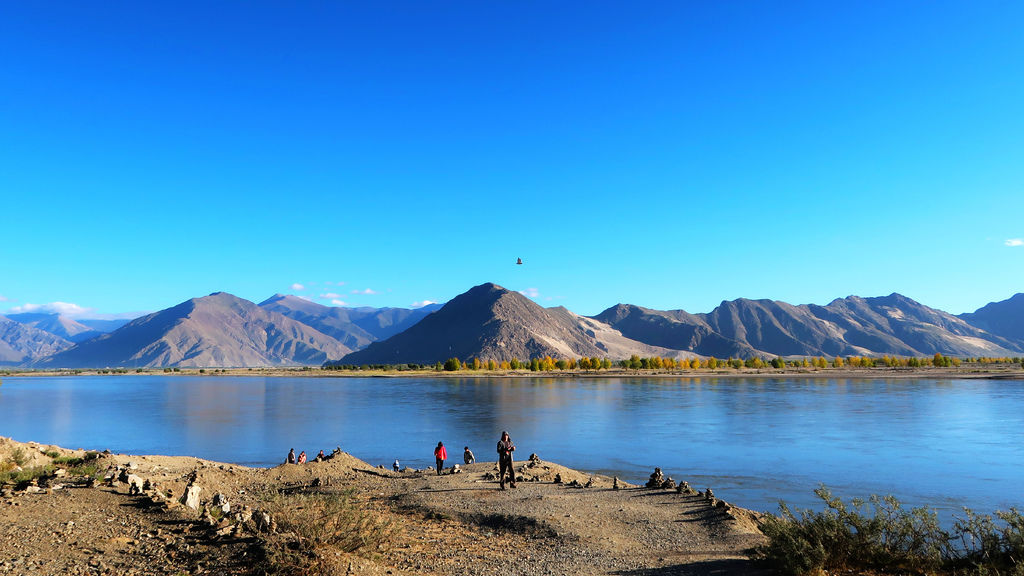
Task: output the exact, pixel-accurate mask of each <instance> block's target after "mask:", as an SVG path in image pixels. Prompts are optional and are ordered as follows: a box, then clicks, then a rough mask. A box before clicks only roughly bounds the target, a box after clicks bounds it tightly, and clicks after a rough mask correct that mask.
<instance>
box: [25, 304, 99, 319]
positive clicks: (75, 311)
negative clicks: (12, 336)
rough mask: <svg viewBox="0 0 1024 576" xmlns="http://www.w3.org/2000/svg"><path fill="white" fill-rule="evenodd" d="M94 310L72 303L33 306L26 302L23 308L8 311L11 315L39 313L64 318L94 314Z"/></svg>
mask: <svg viewBox="0 0 1024 576" xmlns="http://www.w3.org/2000/svg"><path fill="white" fill-rule="evenodd" d="M93 311H94V309H93V308H83V307H81V306H79V305H78V304H72V303H71V302H50V303H49V304H31V303H28V302H26V303H25V304H24V305H23V306H14V307H13V308H11V309H10V310H8V312H9V313H11V314H21V313H24V312H38V313H45V314H61V315H64V316H83V315H85V314H88V313H90V312H93Z"/></svg>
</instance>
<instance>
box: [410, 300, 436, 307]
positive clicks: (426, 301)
mask: <svg viewBox="0 0 1024 576" xmlns="http://www.w3.org/2000/svg"><path fill="white" fill-rule="evenodd" d="M431 304H437V302H434V301H433V300H424V301H422V302H413V303H412V307H413V308H423V307H424V306H430V305H431Z"/></svg>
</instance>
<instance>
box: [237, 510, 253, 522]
mask: <svg viewBox="0 0 1024 576" xmlns="http://www.w3.org/2000/svg"><path fill="white" fill-rule="evenodd" d="M250 520H252V510H250V509H249V507H248V506H242V509H241V510H240V511H238V512H235V522H238V523H239V524H244V523H246V522H248V521H250Z"/></svg>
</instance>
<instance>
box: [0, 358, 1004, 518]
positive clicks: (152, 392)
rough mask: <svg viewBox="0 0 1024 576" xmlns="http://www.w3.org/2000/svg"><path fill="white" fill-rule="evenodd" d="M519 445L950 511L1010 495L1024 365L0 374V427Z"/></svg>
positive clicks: (600, 462)
mask: <svg viewBox="0 0 1024 576" xmlns="http://www.w3.org/2000/svg"><path fill="white" fill-rule="evenodd" d="M502 430H508V431H509V433H510V434H511V435H512V438H513V440H514V441H515V442H516V444H517V446H518V448H519V449H518V450H517V454H518V455H519V458H520V459H525V458H526V457H527V456H528V455H529V454H530V453H531V452H536V453H537V454H538V455H540V456H541V457H542V458H544V459H546V460H552V461H556V462H559V463H561V464H565V465H567V466H570V467H573V468H579V469H582V470H589V471H596V472H602V473H607V474H617V475H619V476H620V477H622V478H623V479H626V480H629V481H631V482H636V483H639V482H642V481H644V480H646V477H647V475H648V474H650V472H651V470H653V468H654V467H655V466H660V467H661V468H662V469H663V470H664V471H665V472H666V474H668V475H669V476H672V477H673V478H675V479H676V480H687V481H689V482H690V484H691V485H693V486H694V487H695V488H698V489H702V488H704V487H706V486H711V487H712V488H714V490H715V493H716V495H718V496H719V497H720V498H723V499H725V500H728V501H730V502H734V503H736V504H739V505H741V506H744V507H748V508H753V509H758V510H768V511H775V510H777V503H778V500H779V499H784V500H786V502H787V503H790V504H795V505H797V506H802V507H806V506H813V507H815V508H818V507H819V506H818V504H817V502H816V501H815V499H814V496H813V494H812V491H813V489H814V488H815V487H817V486H818V485H819V484H820V483H825V484H827V485H828V486H829V487H830V488H832V489H833V491H834V492H835V493H837V494H839V495H842V496H844V497H852V496H866V495H869V494H871V493H892V494H895V495H897V496H898V497H900V498H901V499H903V500H904V501H905V502H906V503H908V504H914V505H921V504H926V505H928V506H932V507H935V508H938V509H939V510H940V512H941V513H942V514H944V515H946V516H948V515H949V514H948V512H951V511H957V510H959V508H960V507H961V506H963V505H968V506H971V507H973V508H975V509H977V510H979V511H984V512H992V511H994V510H996V509H1007V508H1009V507H1010V506H1017V507H1024V490H1022V487H1024V381H1006V380H1002V381H998V380H881V379H793V380H786V379H744V378H679V379H643V378H630V379H622V378H606V379H581V380H569V379H545V378H530V379H474V378H451V379H440V378H436V379H435V378H426V379H416V378H390V379H384V378H261V377H188V376H137V375H128V376H97V377H66V378H65V377H53V378H50V377H45V378H35V377H33V378H4V379H3V383H2V385H0V435H3V436H10V437H13V438H15V439H17V440H21V441H30V440H31V441H37V442H42V443H52V444H59V445H62V446H66V447H71V448H76V447H82V448H88V449H98V450H103V449H110V450H112V451H115V452H125V453H135V454H156V453H158V454H184V455H194V456H199V457H202V458H209V459H212V460H219V461H227V462H236V463H240V464H246V465H258V466H270V465H275V464H277V463H279V462H281V461H282V460H283V459H284V456H285V454H286V453H287V452H288V449H289V448H292V447H294V448H295V449H296V452H298V451H300V450H305V451H306V452H307V453H308V454H310V455H311V456H312V455H314V454H316V452H317V451H318V450H320V449H324V450H325V451H326V452H330V451H331V449H332V448H334V447H335V446H337V445H340V446H341V447H342V449H344V450H345V451H347V452H350V453H352V454H354V455H355V456H357V457H359V458H362V459H364V460H366V461H368V462H370V463H372V464H387V465H388V466H390V464H391V462H392V461H393V460H394V459H395V458H398V459H399V460H400V461H401V462H402V464H403V465H409V466H413V467H425V466H427V465H432V464H433V456H432V454H433V448H434V446H435V445H436V444H437V442H438V441H439V440H442V441H444V442H445V445H446V446H448V447H449V450H448V452H449V454H450V455H451V456H452V459H451V460H449V463H454V462H457V461H461V451H462V447H463V446H465V445H467V444H468V445H469V446H470V447H471V448H472V449H473V451H474V452H475V453H476V455H477V457H478V458H479V459H481V460H492V459H494V458H495V455H494V454H493V450H494V444H495V443H496V442H497V440H498V436H499V434H500V433H501V431H502Z"/></svg>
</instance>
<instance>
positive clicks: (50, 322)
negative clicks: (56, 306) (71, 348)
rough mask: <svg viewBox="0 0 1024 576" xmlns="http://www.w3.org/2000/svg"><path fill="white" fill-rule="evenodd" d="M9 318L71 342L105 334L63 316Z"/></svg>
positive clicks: (36, 314) (36, 313)
mask: <svg viewBox="0 0 1024 576" xmlns="http://www.w3.org/2000/svg"><path fill="white" fill-rule="evenodd" d="M7 318H9V319H11V320H14V321H15V322H18V323H20V324H24V325H25V326H31V327H33V328H38V329H39V330H43V331H44V332H49V333H50V334H53V335H54V336H57V337H59V338H63V339H65V340H68V341H71V342H84V341H85V340H88V339H89V338H94V337H96V336H99V335H100V334H103V332H102V331H100V330H96V329H95V328H91V327H89V326H86V325H85V324H82V323H80V322H77V321H75V320H73V319H71V318H68V317H67V316H63V315H61V314H50V313H40V312H24V313H21V314H8V315H7Z"/></svg>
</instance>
